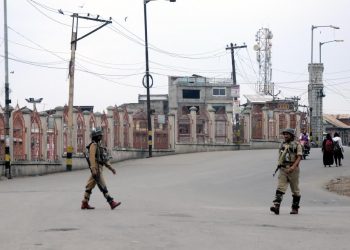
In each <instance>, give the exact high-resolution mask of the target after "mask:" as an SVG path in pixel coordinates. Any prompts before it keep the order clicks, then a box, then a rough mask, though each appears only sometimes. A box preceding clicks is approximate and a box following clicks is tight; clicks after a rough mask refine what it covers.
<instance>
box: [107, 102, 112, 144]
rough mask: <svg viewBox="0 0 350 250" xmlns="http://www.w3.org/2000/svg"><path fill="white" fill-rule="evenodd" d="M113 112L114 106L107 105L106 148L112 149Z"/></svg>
mask: <svg viewBox="0 0 350 250" xmlns="http://www.w3.org/2000/svg"><path fill="white" fill-rule="evenodd" d="M113 112H114V107H112V106H109V107H107V114H106V116H107V121H108V131H107V133H108V136H107V139H108V143H107V146H108V150H112V148H113V147H114V116H113Z"/></svg>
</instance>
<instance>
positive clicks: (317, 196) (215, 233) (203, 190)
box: [0, 149, 350, 250]
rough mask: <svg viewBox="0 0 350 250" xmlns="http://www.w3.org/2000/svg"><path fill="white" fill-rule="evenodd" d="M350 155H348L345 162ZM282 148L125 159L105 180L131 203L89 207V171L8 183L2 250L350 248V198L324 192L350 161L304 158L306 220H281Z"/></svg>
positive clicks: (2, 205) (0, 215) (0, 226)
mask: <svg viewBox="0 0 350 250" xmlns="http://www.w3.org/2000/svg"><path fill="white" fill-rule="evenodd" d="M349 155H350V150H349V149H346V152H345V156H346V157H348V156H349ZM275 156H276V151H275V150H256V151H236V152H210V153H197V154H184V155H176V156H166V157H158V158H151V159H143V160H133V161H125V162H122V163H119V164H117V165H116V168H117V170H118V174H117V175H116V176H113V175H112V174H111V173H110V172H107V171H106V173H105V175H106V179H107V184H108V186H109V189H110V192H111V194H112V195H114V196H115V197H116V198H117V199H120V200H121V201H122V202H123V203H122V205H121V206H120V207H119V208H117V209H116V210H113V211H112V210H110V209H109V208H108V206H107V204H106V202H105V201H104V199H103V197H102V195H101V194H100V192H99V191H98V190H94V192H93V195H92V199H91V203H92V204H93V205H94V206H95V207H96V209H95V210H91V211H82V210H80V201H81V199H82V194H83V187H84V185H85V181H86V179H87V178H88V175H89V172H88V171H87V170H82V171H73V172H68V173H60V174H53V175H47V176H40V177H26V178H15V179H13V180H5V179H2V180H1V181H0V249H1V250H17V249H18V250H19V249H21V250H32V249H35V250H66V249H67V250H68V249H69V250H90V249H94V250H95V249H96V250H97V249H98V250H104V249H123V250H124V249H126V250H128V249H146V250H148V249H149V250H151V249H152V250H153V249H201V250H202V249H204V250H206V249H211V250H212V249H262V250H265V249H266V250H274V249H279V250H281V249H282V250H283V249H293V250H295V249H303V250H305V249H321V250H322V249H327V250H329V249H349V246H350V239H349V235H350V219H349V214H350V198H349V197H343V196H339V195H336V194H333V193H330V192H327V191H326V190H325V189H324V188H323V187H322V186H323V185H324V184H325V183H326V182H327V181H328V180H329V179H332V178H335V177H337V176H343V175H348V176H350V161H349V160H348V159H345V162H344V166H343V167H339V168H335V167H333V168H324V167H323V166H322V162H321V153H320V150H319V149H313V151H312V153H311V156H310V158H309V159H307V160H304V161H302V173H301V174H302V176H301V190H302V201H301V210H300V214H299V215H290V214H289V211H290V203H291V195H290V191H289V190H288V192H287V195H286V196H285V200H284V203H283V204H282V205H283V206H282V209H281V214H280V215H279V216H276V215H272V214H270V212H269V206H270V205H271V201H272V199H273V195H274V192H275V185H276V178H272V172H273V170H274V166H275Z"/></svg>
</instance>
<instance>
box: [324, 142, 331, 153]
mask: <svg viewBox="0 0 350 250" xmlns="http://www.w3.org/2000/svg"><path fill="white" fill-rule="evenodd" d="M324 150H325V151H326V152H333V141H332V140H326V143H325V145H324Z"/></svg>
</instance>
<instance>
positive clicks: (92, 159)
mask: <svg viewBox="0 0 350 250" xmlns="http://www.w3.org/2000/svg"><path fill="white" fill-rule="evenodd" d="M91 139H92V142H91V143H90V144H89V145H88V146H87V147H86V148H87V149H88V153H87V154H86V155H85V156H86V159H87V161H88V164H89V168H90V170H91V176H90V177H89V179H88V181H87V184H86V188H85V193H84V199H83V201H82V204H81V209H94V207H91V206H90V205H89V199H90V195H91V192H92V189H93V188H94V187H95V186H96V184H97V186H98V188H99V189H100V191H101V192H102V193H103V196H104V197H105V198H106V200H107V202H108V203H109V205H110V206H111V209H114V208H116V207H117V206H119V205H120V204H121V202H119V201H117V202H116V201H114V199H113V198H112V197H111V196H110V195H109V193H108V190H107V186H106V182H105V180H104V178H103V175H102V170H103V166H106V167H107V168H108V169H109V170H111V171H112V173H113V174H116V171H115V169H114V168H113V167H112V165H111V164H110V162H109V159H108V155H107V149H106V148H103V147H102V146H101V140H102V129H101V128H96V129H94V130H93V131H92V132H91Z"/></svg>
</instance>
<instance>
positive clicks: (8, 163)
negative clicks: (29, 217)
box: [4, 0, 12, 179]
mask: <svg viewBox="0 0 350 250" xmlns="http://www.w3.org/2000/svg"><path fill="white" fill-rule="evenodd" d="M7 30H8V29H7V1H6V0H4V47H5V175H6V176H7V178H8V179H11V178H12V174H11V153H10V115H11V114H10V112H11V111H10V106H9V105H10V103H11V100H10V97H9V93H10V88H9V67H8V37H7Z"/></svg>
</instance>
